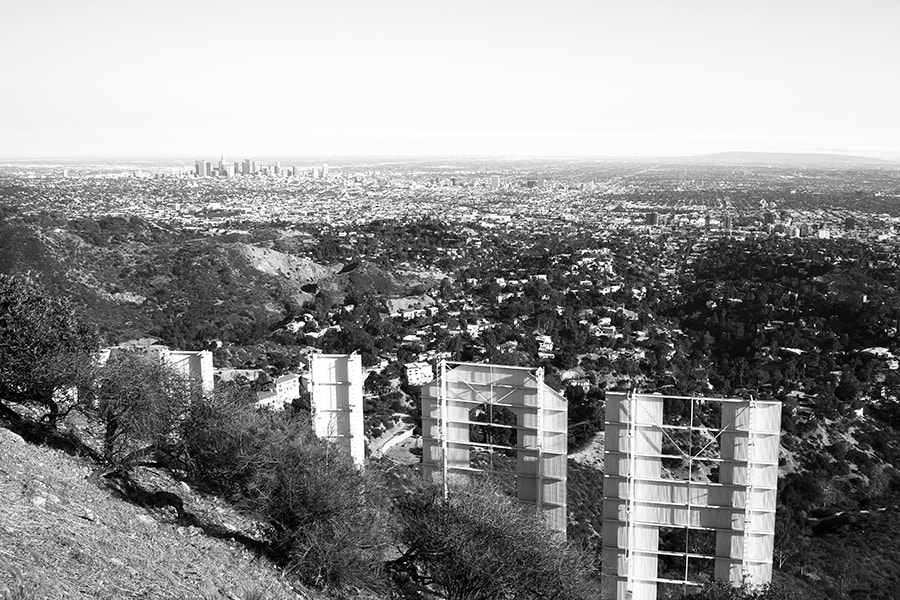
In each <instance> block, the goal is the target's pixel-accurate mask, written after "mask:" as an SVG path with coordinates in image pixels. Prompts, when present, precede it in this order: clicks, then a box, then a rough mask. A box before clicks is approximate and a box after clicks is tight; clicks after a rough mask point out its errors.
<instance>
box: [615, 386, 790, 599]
mask: <svg viewBox="0 0 900 600" xmlns="http://www.w3.org/2000/svg"><path fill="white" fill-rule="evenodd" d="M667 403H668V404H667ZM673 403H676V404H677V407H678V410H674V411H673V410H667V408H668V409H671V407H672V406H673ZM685 403H688V405H687V406H686V405H685ZM713 405H717V407H716V408H715V409H714V407H713ZM701 409H703V410H701ZM717 411H721V415H716V414H715V413H716V412H717ZM667 413H669V415H668V417H669V418H667V417H666V414H667ZM711 415H715V418H717V419H718V421H719V423H718V426H711V425H710V424H709V423H706V422H704V419H706V420H711V419H712V418H713V417H712V416H711ZM685 419H687V421H686V422H685ZM780 424H781V403H780V402H777V401H762V400H743V399H735V398H700V397H683V396H661V395H649V394H635V393H628V394H626V393H620V392H608V393H607V395H606V423H605V429H606V439H605V443H606V447H605V452H604V455H605V456H604V458H605V474H604V486H603V496H604V507H603V516H604V522H603V565H604V578H603V585H604V592H603V597H604V598H605V599H607V600H614V599H615V600H619V599H623V598H631V599H633V600H655V599H656V597H657V591H658V589H657V588H658V586H659V585H668V586H678V587H681V588H682V590H686V589H687V587H688V586H696V585H698V584H699V583H700V582H701V581H702V580H704V579H705V578H715V579H721V580H725V581H730V582H734V583H741V582H743V581H746V582H747V583H750V584H753V585H756V584H762V583H766V582H768V581H770V580H771V576H772V549H773V542H774V529H775V501H776V498H775V495H776V486H777V482H778V448H779V440H780ZM685 439H686V442H685ZM663 461H666V465H667V466H666V467H664V462H663ZM716 470H717V477H715V478H713V479H717V481H715V480H710V477H709V475H710V473H713V472H715V471H716ZM661 532H664V533H665V534H666V536H661ZM676 533H677V534H678V535H681V534H683V535H684V543H683V544H682V545H681V546H680V547H678V548H674V547H673V548H661V547H660V542H661V539H662V538H663V537H666V540H667V541H669V538H671V537H676V536H675V534H676ZM692 541H694V542H696V544H697V545H702V543H706V544H707V547H706V548H697V547H695V546H692V543H691V542H692ZM682 561H683V564H682ZM704 566H705V567H707V572H705V573H703V572H702V569H703V567H704ZM692 567H694V569H692Z"/></svg>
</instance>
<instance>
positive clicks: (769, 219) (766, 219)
mask: <svg viewBox="0 0 900 600" xmlns="http://www.w3.org/2000/svg"><path fill="white" fill-rule="evenodd" d="M763 223H765V224H766V225H771V224H774V223H775V213H773V212H772V211H769V212H767V213H766V214H764V215H763Z"/></svg>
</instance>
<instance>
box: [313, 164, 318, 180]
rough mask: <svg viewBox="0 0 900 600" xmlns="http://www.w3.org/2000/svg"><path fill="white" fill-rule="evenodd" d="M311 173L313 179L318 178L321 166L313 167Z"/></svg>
mask: <svg viewBox="0 0 900 600" xmlns="http://www.w3.org/2000/svg"><path fill="white" fill-rule="evenodd" d="M311 175H312V178H313V179H318V178H319V167H313V168H312V173H311Z"/></svg>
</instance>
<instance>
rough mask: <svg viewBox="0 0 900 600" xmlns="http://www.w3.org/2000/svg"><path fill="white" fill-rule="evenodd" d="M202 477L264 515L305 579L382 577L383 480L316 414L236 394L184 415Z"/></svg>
mask: <svg viewBox="0 0 900 600" xmlns="http://www.w3.org/2000/svg"><path fill="white" fill-rule="evenodd" d="M183 444H184V447H185V456H187V457H188V461H187V465H188V470H189V473H191V475H192V476H193V478H194V479H195V480H197V481H199V482H202V483H203V484H204V485H205V486H206V487H207V488H210V489H212V490H213V491H217V492H219V493H223V494H226V495H228V496H230V497H231V498H232V499H233V500H234V501H235V502H236V503H237V504H238V505H239V506H241V507H243V508H244V509H246V510H248V511H249V512H250V513H252V514H254V515H255V516H256V517H257V518H259V519H260V520H261V521H263V522H265V523H266V525H267V530H268V538H269V540H268V541H269V542H270V546H271V549H272V554H273V557H274V558H275V559H276V560H278V561H279V562H280V563H281V564H282V565H284V566H285V567H286V568H287V569H288V570H289V571H290V572H291V573H293V574H294V575H295V576H297V577H298V578H299V579H300V580H301V581H303V582H304V583H308V584H312V585H317V586H328V587H332V588H352V587H354V586H359V587H364V588H368V589H375V588H378V587H380V586H381V582H382V577H381V570H382V565H383V563H384V558H385V549H386V548H387V546H388V544H389V541H390V535H389V534H390V519H389V518H388V504H387V502H386V500H385V498H386V495H385V493H384V487H383V484H382V483H381V482H380V480H377V479H376V478H375V476H373V475H365V474H363V473H362V472H360V471H359V470H358V469H357V468H356V466H355V465H354V464H353V463H352V461H351V460H350V457H349V456H348V455H347V454H346V453H345V452H342V451H340V450H338V449H337V448H335V447H334V446H333V445H332V444H330V443H328V442H326V441H323V440H320V439H318V438H317V437H316V436H315V434H314V433H313V432H312V429H311V427H310V423H309V421H308V419H306V418H303V417H302V416H298V415H290V414H271V413H269V412H267V411H256V410H255V409H254V408H253V407H252V406H251V405H249V404H247V403H246V402H244V401H243V400H241V399H240V398H238V397H235V396H233V395H230V396H226V397H224V398H214V399H211V400H202V401H200V402H198V403H195V405H193V406H192V408H191V410H190V411H189V414H188V418H187V419H185V423H184V430H183Z"/></svg>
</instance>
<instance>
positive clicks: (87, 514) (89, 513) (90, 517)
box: [81, 508, 97, 521]
mask: <svg viewBox="0 0 900 600" xmlns="http://www.w3.org/2000/svg"><path fill="white" fill-rule="evenodd" d="M81 518H82V519H86V520H88V521H96V520H97V517H95V516H94V511H92V510H91V509H89V508H86V509H85V510H84V514H83V515H81Z"/></svg>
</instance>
